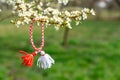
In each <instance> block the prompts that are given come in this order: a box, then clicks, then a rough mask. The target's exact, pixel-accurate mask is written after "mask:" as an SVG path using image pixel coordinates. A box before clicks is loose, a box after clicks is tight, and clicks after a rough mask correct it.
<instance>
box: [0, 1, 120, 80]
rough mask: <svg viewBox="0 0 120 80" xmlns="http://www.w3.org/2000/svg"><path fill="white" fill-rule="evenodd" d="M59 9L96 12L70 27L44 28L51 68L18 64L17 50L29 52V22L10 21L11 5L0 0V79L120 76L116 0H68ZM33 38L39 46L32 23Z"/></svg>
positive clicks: (112, 79)
mask: <svg viewBox="0 0 120 80" xmlns="http://www.w3.org/2000/svg"><path fill="white" fill-rule="evenodd" d="M52 6H53V7H58V8H59V9H69V10H76V9H81V8H83V7H88V8H94V9H95V11H96V16H89V19H88V20H86V21H82V22H81V24H80V25H78V26H75V23H74V21H73V22H72V26H73V29H71V30H69V29H67V28H61V29H60V30H59V31H56V30H55V29H54V28H53V27H52V26H51V27H48V28H46V29H45V47H44V50H45V51H46V52H47V53H49V54H50V55H51V56H52V57H53V58H54V59H55V61H56V64H55V65H53V66H52V68H51V69H47V70H42V69H40V68H38V67H36V61H37V59H38V57H39V56H40V55H38V56H37V57H35V62H34V66H33V67H31V68H27V67H25V66H23V65H21V62H22V60H21V58H20V56H22V55H21V54H20V53H19V50H25V51H27V52H32V51H33V49H32V47H31V45H30V43H29V25H25V26H21V27H19V28H17V27H15V25H13V24H11V23H10V20H11V19H14V18H15V17H16V16H13V15H12V14H11V12H10V11H11V6H10V5H8V4H7V3H6V2H4V0H0V8H1V9H2V12H1V13H0V80H120V0H71V1H70V2H69V3H68V5H66V6H62V7H61V5H58V4H54V3H53V5H52ZM34 26H35V27H34V40H35V44H36V45H37V46H39V44H40V41H41V29H40V27H37V26H36V25H34Z"/></svg>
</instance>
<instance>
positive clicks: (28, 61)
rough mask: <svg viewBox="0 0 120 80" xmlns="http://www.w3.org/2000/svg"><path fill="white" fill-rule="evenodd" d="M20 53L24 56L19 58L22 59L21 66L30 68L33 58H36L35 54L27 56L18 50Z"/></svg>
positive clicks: (27, 54)
mask: <svg viewBox="0 0 120 80" xmlns="http://www.w3.org/2000/svg"><path fill="white" fill-rule="evenodd" d="M20 53H21V54H24V55H25V56H22V57H21V58H22V59H23V62H22V64H23V65H25V66H28V67H31V66H32V65H33V62H34V56H36V53H35V52H33V53H32V54H29V53H27V52H24V51H21V50H20Z"/></svg>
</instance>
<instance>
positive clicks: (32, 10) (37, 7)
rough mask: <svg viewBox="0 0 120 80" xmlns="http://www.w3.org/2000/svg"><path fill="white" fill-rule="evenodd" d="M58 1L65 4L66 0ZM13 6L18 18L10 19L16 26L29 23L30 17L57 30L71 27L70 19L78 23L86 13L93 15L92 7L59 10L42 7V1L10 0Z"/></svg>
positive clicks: (83, 18)
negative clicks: (62, 27) (78, 9)
mask: <svg viewBox="0 0 120 80" xmlns="http://www.w3.org/2000/svg"><path fill="white" fill-rule="evenodd" d="M58 2H59V3H64V4H67V3H68V0H58ZM12 5H13V6H14V9H13V13H15V14H17V16H18V19H17V20H14V21H13V20H12V22H13V23H15V24H16V26H20V25H21V24H23V25H24V24H25V23H27V24H29V23H30V22H31V19H34V20H36V21H41V22H42V23H44V24H45V26H50V25H54V26H55V28H56V29H57V30H58V29H59V28H60V27H61V26H66V27H68V28H72V27H71V21H72V20H74V21H76V24H77V25H78V24H79V23H80V21H81V20H85V19H87V16H88V14H91V15H95V12H94V10H93V9H88V8H84V9H82V10H80V11H77V10H76V11H67V10H66V11H59V10H58V9H54V8H51V7H44V5H43V3H42V2H40V3H36V2H35V1H33V2H29V3H26V2H24V1H23V0H16V1H13V2H12Z"/></svg>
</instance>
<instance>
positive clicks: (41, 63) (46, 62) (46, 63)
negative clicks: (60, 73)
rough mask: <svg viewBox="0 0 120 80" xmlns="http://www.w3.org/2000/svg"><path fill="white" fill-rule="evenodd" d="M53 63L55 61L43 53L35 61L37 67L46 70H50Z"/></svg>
mask: <svg viewBox="0 0 120 80" xmlns="http://www.w3.org/2000/svg"><path fill="white" fill-rule="evenodd" d="M54 63H55V61H54V60H53V59H52V58H51V57H50V56H49V55H48V54H45V52H44V51H41V56H40V57H39V58H38V61H37V66H38V67H41V68H43V69H47V68H51V66H52V64H54Z"/></svg>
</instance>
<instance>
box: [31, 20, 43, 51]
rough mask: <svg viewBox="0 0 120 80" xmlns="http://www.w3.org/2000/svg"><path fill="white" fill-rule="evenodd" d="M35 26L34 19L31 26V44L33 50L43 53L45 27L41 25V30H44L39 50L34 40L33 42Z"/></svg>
mask: <svg viewBox="0 0 120 80" xmlns="http://www.w3.org/2000/svg"><path fill="white" fill-rule="evenodd" d="M33 24H34V19H32V22H31V24H30V43H31V45H32V47H33V49H34V50H35V51H37V52H41V50H42V48H43V47H44V25H43V24H41V29H42V40H41V44H40V47H39V48H37V47H36V46H35V44H34V40H33Z"/></svg>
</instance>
